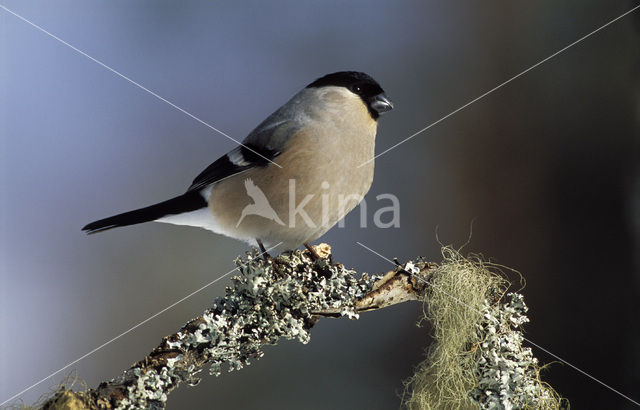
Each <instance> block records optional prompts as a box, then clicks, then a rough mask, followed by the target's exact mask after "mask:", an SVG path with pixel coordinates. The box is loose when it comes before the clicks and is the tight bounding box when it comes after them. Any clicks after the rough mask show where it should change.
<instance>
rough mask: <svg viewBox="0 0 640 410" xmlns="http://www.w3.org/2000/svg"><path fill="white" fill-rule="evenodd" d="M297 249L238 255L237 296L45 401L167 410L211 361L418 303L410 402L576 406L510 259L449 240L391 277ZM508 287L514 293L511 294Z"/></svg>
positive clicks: (233, 360) (224, 363)
mask: <svg viewBox="0 0 640 410" xmlns="http://www.w3.org/2000/svg"><path fill="white" fill-rule="evenodd" d="M315 251H316V253H317V254H319V255H320V256H321V257H320V259H318V260H317V261H313V260H312V259H311V258H310V256H309V252H308V251H306V250H305V251H295V252H290V253H285V254H283V255H280V256H278V257H277V258H276V259H274V260H272V261H271V262H267V261H265V260H264V259H262V258H261V257H259V254H258V253H257V251H253V252H248V253H247V257H246V258H238V259H236V261H235V263H236V266H237V267H238V270H239V272H240V275H238V276H235V277H233V278H232V279H231V286H230V287H227V288H226V291H225V296H224V297H219V298H217V299H216V300H215V301H214V303H213V306H212V307H211V308H210V309H207V310H206V311H205V312H204V313H203V314H202V316H200V317H197V318H195V319H193V320H191V321H189V322H188V323H187V324H186V325H184V326H183V327H182V328H181V329H180V330H179V331H178V332H176V333H174V334H172V335H169V336H167V337H165V338H163V339H162V342H161V343H160V344H159V345H158V346H157V347H156V348H155V349H153V350H152V351H151V353H149V355H147V356H146V357H145V358H143V359H142V360H140V361H139V362H137V363H135V364H134V365H133V366H131V368H129V369H128V370H126V371H125V372H124V373H123V374H122V375H121V376H119V377H117V378H115V379H112V380H110V381H107V382H103V383H101V384H100V385H99V386H98V387H97V388H95V389H89V390H88V391H86V392H73V391H71V390H68V389H66V388H64V387H61V388H60V389H58V391H57V392H56V394H55V395H54V396H53V397H52V398H51V399H49V400H47V401H46V402H45V403H44V405H43V408H45V409H52V408H55V409H62V408H64V409H80V408H89V409H97V408H101V409H133V408H152V409H163V408H164V407H165V405H166V402H167V396H168V394H169V393H171V391H173V390H174V389H176V388H177V387H178V386H179V385H180V384H181V383H186V384H189V385H196V384H197V383H198V382H199V380H200V379H199V378H198V376H197V374H198V373H199V372H200V371H201V370H202V369H204V368H205V367H207V366H208V367H209V373H210V374H213V375H216V376H219V375H220V374H221V373H222V370H224V369H227V370H229V371H231V370H239V369H242V367H243V366H246V365H248V364H249V361H250V359H258V358H260V357H262V355H263V351H262V348H263V347H264V346H265V345H275V344H276V343H277V342H278V341H279V340H280V339H283V338H284V339H297V340H298V341H300V342H302V343H307V342H308V341H309V340H310V334H309V331H310V329H311V328H312V327H313V326H314V325H315V324H316V323H317V322H318V321H319V320H320V319H321V318H323V317H341V316H347V317H348V318H351V319H357V318H358V316H359V314H360V313H362V312H366V311H372V310H377V309H382V308H385V307H387V306H391V305H395V304H398V303H404V302H407V301H422V302H423V303H425V304H427V309H426V319H428V320H429V321H430V323H431V325H432V328H433V333H434V335H433V341H432V342H431V344H430V346H429V349H428V351H427V359H426V360H425V361H424V362H423V363H422V364H420V365H419V366H418V367H417V370H416V373H415V375H413V376H412V377H411V379H410V380H408V381H407V383H406V384H407V393H406V394H405V397H404V398H403V399H404V400H403V401H404V403H403V404H404V405H405V406H407V407H408V408H410V409H432V408H481V409H503V408H504V409H507V408H535V409H557V408H560V407H561V406H562V405H564V404H566V401H563V400H561V398H560V396H558V394H557V393H556V392H555V391H554V390H553V389H552V388H551V387H550V386H548V385H547V384H545V383H544V382H542V381H541V379H540V369H541V368H540V366H539V364H538V361H537V359H536V358H535V357H533V354H532V352H531V349H530V348H526V347H523V346H522V342H523V340H524V339H523V336H522V330H521V326H522V325H523V324H524V323H526V322H527V321H528V318H527V317H526V312H527V307H526V305H525V304H524V300H523V298H522V295H519V294H517V293H516V294H514V293H511V294H506V290H507V288H508V286H509V283H508V282H507V281H506V280H505V279H504V278H503V276H502V275H501V274H500V272H501V271H500V267H498V266H496V265H492V264H490V263H487V262H483V261H482V260H481V259H480V258H478V257H476V258H472V259H467V258H464V257H462V256H461V255H460V254H459V253H458V252H457V251H455V250H454V249H452V248H451V247H444V248H443V262H442V263H441V264H433V263H428V262H425V261H424V260H423V259H422V258H418V259H416V260H415V261H413V262H407V263H406V264H404V265H400V264H398V266H397V267H396V268H395V269H394V270H392V271H389V272H387V273H386V274H384V275H382V276H379V275H374V276H369V275H367V274H366V273H364V274H362V276H361V277H360V278H359V279H358V278H356V277H355V272H354V271H352V270H349V269H346V268H345V267H344V266H343V265H341V264H339V263H333V262H332V260H331V249H330V247H329V246H328V245H326V244H323V245H319V246H316V247H315ZM505 295H506V297H505Z"/></svg>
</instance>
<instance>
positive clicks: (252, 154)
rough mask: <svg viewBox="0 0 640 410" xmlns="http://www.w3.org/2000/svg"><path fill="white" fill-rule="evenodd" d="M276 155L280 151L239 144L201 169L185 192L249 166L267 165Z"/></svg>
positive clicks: (241, 170) (246, 168)
mask: <svg viewBox="0 0 640 410" xmlns="http://www.w3.org/2000/svg"><path fill="white" fill-rule="evenodd" d="M278 155H280V151H275V150H272V149H269V148H265V147H258V146H256V145H255V144H250V143H249V144H245V145H241V146H239V147H237V148H234V149H233V150H231V151H230V152H229V153H228V154H227V155H224V156H222V157H220V158H218V159H217V160H216V161H215V162H214V163H213V164H211V165H209V166H208V167H207V168H206V169H205V170H204V171H202V172H201V173H200V174H199V175H198V176H197V177H196V178H195V179H194V180H193V182H192V183H191V186H190V187H189V189H188V190H187V192H190V191H196V190H201V189H203V188H205V187H207V186H208V185H211V184H213V183H214V182H218V181H221V180H223V179H225V178H229V177H230V176H233V175H236V174H239V173H241V172H244V171H246V170H248V169H251V168H255V167H263V166H266V165H269V164H271V162H272V161H273V160H274V159H275V158H276V157H277V156H278Z"/></svg>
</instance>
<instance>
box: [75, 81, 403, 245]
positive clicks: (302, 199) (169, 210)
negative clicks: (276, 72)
mask: <svg viewBox="0 0 640 410" xmlns="http://www.w3.org/2000/svg"><path fill="white" fill-rule="evenodd" d="M392 109H393V103H392V102H391V100H390V99H389V98H388V97H387V95H386V94H385V92H384V90H383V89H382V87H381V86H380V84H378V82H377V81H376V80H374V79H373V78H372V77H371V76H369V75H368V74H365V73H363V72H358V71H338V72H334V73H330V74H327V75H324V76H322V77H320V78H317V79H316V80H314V81H313V82H311V83H309V84H308V85H307V86H306V87H304V88H303V89H302V90H300V91H299V92H297V93H296V94H295V95H294V96H293V97H292V98H291V99H290V100H289V101H287V102H286V103H285V104H283V105H282V106H281V107H280V108H278V109H277V110H276V111H275V112H273V113H272V114H271V115H269V116H268V117H267V118H266V119H265V120H264V121H262V122H261V123H260V124H259V125H258V126H257V127H256V128H255V129H254V130H253V131H251V132H250V133H249V134H248V135H247V137H246V138H244V139H243V140H242V142H241V144H240V145H239V146H237V147H236V148H234V149H232V150H231V151H229V152H228V153H227V154H226V155H223V156H222V157H220V158H218V159H217V160H216V161H214V162H213V163H212V164H211V165H209V166H208V167H206V168H205V169H204V170H203V171H202V172H201V173H200V174H199V175H198V176H196V178H195V179H194V180H193V182H192V183H191V185H190V186H189V188H188V189H187V190H186V192H185V193H183V194H182V195H179V196H176V197H174V198H171V199H168V200H166V201H163V202H160V203H157V204H155V205H151V206H147V207H144V208H140V209H136V210H133V211H129V212H124V213H121V214H118V215H115V216H111V217H108V218H104V219H100V220H97V221H95V222H91V223H89V224H87V225H86V226H84V227H83V228H82V230H83V231H84V232H86V233H88V234H94V233H97V232H103V231H106V230H109V229H113V228H117V227H123V226H129V225H135V224H140V223H143V222H150V221H156V222H162V223H169V224H174V225H188V226H195V227H201V228H204V229H207V230H210V231H213V232H215V233H218V234H222V235H225V236H228V237H231V238H234V239H238V240H241V241H244V242H247V243H248V244H250V245H252V246H255V245H258V246H259V247H260V249H261V250H262V251H263V252H265V253H266V250H265V248H273V249H275V248H278V250H293V249H297V248H298V247H300V246H301V245H305V246H306V247H307V248H308V249H309V248H310V245H309V243H310V242H312V241H314V240H316V239H318V238H319V237H321V236H322V235H323V234H324V233H326V232H327V231H328V230H329V229H331V228H332V227H333V226H334V225H335V224H336V223H337V222H338V221H339V220H341V219H342V218H343V217H344V216H345V215H346V214H347V213H349V212H350V211H351V210H353V209H354V208H355V207H356V206H357V205H358V204H359V203H360V201H362V199H363V198H364V195H365V194H366V193H367V192H368V191H369V188H370V187H371V184H372V181H373V175H374V161H373V158H374V155H375V152H374V149H375V138H376V133H377V125H378V119H379V117H380V115H381V114H383V113H385V112H387V111H390V110H392ZM252 199H253V203H252ZM252 204H253V205H256V206H258V207H260V206H262V205H264V204H266V205H267V206H268V207H269V208H268V209H266V214H265V213H264V212H252V211H255V210H256V209H255V208H252ZM247 209H248V210H247ZM260 211H265V208H264V207H263V208H262V209H261V210H260Z"/></svg>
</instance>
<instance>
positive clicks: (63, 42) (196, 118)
mask: <svg viewBox="0 0 640 410" xmlns="http://www.w3.org/2000/svg"><path fill="white" fill-rule="evenodd" d="M0 8H2V9H4V10H5V11H6V12H8V13H11V14H13V15H14V16H16V17H17V18H19V19H20V20H22V21H24V22H25V23H27V24H29V25H31V26H32V27H35V28H36V29H38V30H40V31H42V32H43V33H44V34H46V35H48V36H49V37H51V38H53V39H55V40H57V41H59V42H60V43H62V44H64V45H65V46H67V47H69V48H70V49H72V50H74V51H76V52H78V53H79V54H82V55H83V56H85V57H87V58H88V59H89V60H91V61H93V62H94V63H97V64H99V65H101V66H102V67H104V68H106V69H107V70H109V71H111V72H112V73H114V74H116V75H117V76H120V77H121V78H123V79H125V80H127V81H128V82H130V83H131V84H133V85H135V86H136V87H138V88H140V89H141V90H144V91H146V92H148V93H149V94H151V95H153V96H154V97H156V98H157V99H159V100H160V101H163V102H165V103H167V104H169V105H170V106H172V107H173V108H175V109H176V110H178V111H180V112H182V113H183V114H186V115H188V116H189V117H191V118H193V119H194V120H196V121H198V122H199V123H200V124H202V125H205V126H207V127H209V128H210V129H212V130H213V131H215V132H217V133H218V134H220V135H222V136H224V137H226V138H228V139H230V140H231V141H233V142H235V143H236V144H238V145H241V146H243V147H244V148H246V149H248V150H249V151H251V152H253V153H254V154H256V155H258V156H259V157H262V158H264V159H266V160H267V161H269V162H271V163H272V164H273V165H275V166H277V167H278V168H282V167H281V166H280V165H278V164H276V163H275V162H273V161H271V160H270V159H269V158H267V157H265V156H264V155H262V154H260V153H259V152H256V151H255V150H253V149H251V148H249V147H247V146H246V145H244V144H243V143H241V142H240V141H238V140H236V139H235V138H233V137H231V136H229V135H228V134H226V133H224V132H222V131H221V130H219V129H217V128H216V127H214V126H213V125H211V124H209V123H207V122H205V121H203V120H201V119H200V118H198V117H196V116H195V115H193V114H191V113H190V112H188V111H186V110H185V109H183V108H181V107H179V106H177V105H175V104H174V103H172V102H171V101H169V100H167V99H166V98H163V97H161V96H160V95H158V94H156V93H155V92H153V91H151V90H150V89H148V88H146V87H145V86H143V85H141V84H139V83H137V82H135V81H134V80H132V79H131V78H129V77H127V76H126V75H124V74H122V73H121V72H119V71H117V70H116V69H114V68H111V67H109V66H108V65H106V64H105V63H103V62H102V61H100V60H98V59H96V58H93V57H91V56H90V55H89V54H87V53H85V52H84V51H82V50H80V49H78V48H76V47H74V46H72V45H71V44H69V43H67V42H66V41H64V40H63V39H61V38H60V37H58V36H56V35H54V34H52V33H50V32H48V31H47V30H45V29H43V28H42V27H40V26H39V25H37V24H35V23H33V22H31V21H29V20H27V19H26V18H24V17H22V16H21V15H19V14H18V13H16V12H14V11H12V10H9V9H8V8H7V7H5V6H3V5H2V4H0Z"/></svg>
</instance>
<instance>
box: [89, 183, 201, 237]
mask: <svg viewBox="0 0 640 410" xmlns="http://www.w3.org/2000/svg"><path fill="white" fill-rule="evenodd" d="M206 206H207V202H206V201H205V200H204V198H203V197H202V195H200V192H198V191H189V192H187V193H186V194H184V195H180V196H178V197H175V198H172V199H169V200H168V201H164V202H160V203H159V204H155V205H151V206H148V207H146V208H140V209H136V210H135V211H129V212H125V213H123V214H119V215H115V216H110V217H109V218H104V219H100V220H99V221H95V222H91V223H90V224H88V225H86V226H85V227H84V228H82V230H83V231H85V232H87V233H88V234H92V233H96V232H102V231H106V230H108V229H112V228H117V227H119V226H127V225H135V224H139V223H143V222H149V221H155V220H156V219H160V218H162V217H163V216H166V215H175V214H181V213H184V212H190V211H195V210H198V209H200V208H205V207H206Z"/></svg>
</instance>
